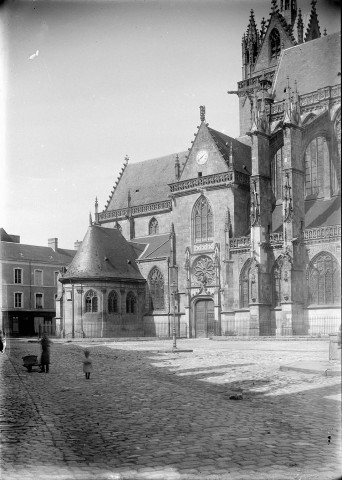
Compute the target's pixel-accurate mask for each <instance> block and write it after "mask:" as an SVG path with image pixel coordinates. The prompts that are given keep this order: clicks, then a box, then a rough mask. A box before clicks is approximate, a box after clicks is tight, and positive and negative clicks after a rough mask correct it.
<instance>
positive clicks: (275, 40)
mask: <svg viewBox="0 0 342 480" xmlns="http://www.w3.org/2000/svg"><path fill="white" fill-rule="evenodd" d="M270 53H271V59H276V58H278V57H279V55H280V34H279V32H278V30H277V29H276V28H274V29H273V30H272V32H271V33H270Z"/></svg>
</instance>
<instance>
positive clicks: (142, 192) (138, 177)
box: [106, 152, 188, 210]
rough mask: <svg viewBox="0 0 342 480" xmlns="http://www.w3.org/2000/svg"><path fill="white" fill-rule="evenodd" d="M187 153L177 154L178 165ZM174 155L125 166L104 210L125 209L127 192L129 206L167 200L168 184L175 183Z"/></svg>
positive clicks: (183, 160)
mask: <svg viewBox="0 0 342 480" xmlns="http://www.w3.org/2000/svg"><path fill="white" fill-rule="evenodd" d="M187 153H188V152H181V153H178V157H179V162H180V164H182V163H183V162H185V155H186V154H187ZM176 155H177V153H174V154H171V155H167V156H165V157H160V158H154V159H152V160H145V161H143V162H138V163H132V164H129V165H127V167H126V168H125V170H124V172H123V174H122V177H121V178H120V181H119V183H118V185H117V187H116V188H115V191H114V193H113V195H112V198H111V199H110V201H109V203H108V205H107V207H106V210H117V209H119V208H126V207H127V195H128V190H130V194H131V206H137V205H145V204H148V203H153V202H159V201H162V200H167V199H168V195H169V193H170V188H169V186H168V183H172V182H174V181H175V159H176Z"/></svg>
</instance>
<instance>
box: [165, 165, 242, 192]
mask: <svg viewBox="0 0 342 480" xmlns="http://www.w3.org/2000/svg"><path fill="white" fill-rule="evenodd" d="M233 184H238V185H246V186H248V187H249V184H250V181H249V175H245V174H243V173H241V172H236V171H231V172H223V173H216V174H214V175H206V176H205V177H196V178H191V179H189V180H181V181H180V182H176V183H170V184H169V185H170V190H171V196H178V195H186V194H189V193H193V192H195V191H196V190H199V191H200V190H201V189H203V190H211V189H216V188H224V187H227V186H229V185H233Z"/></svg>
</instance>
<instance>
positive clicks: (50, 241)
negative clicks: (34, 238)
mask: <svg viewBox="0 0 342 480" xmlns="http://www.w3.org/2000/svg"><path fill="white" fill-rule="evenodd" d="M48 245H49V247H50V248H52V250H53V251H54V252H55V251H56V250H57V248H58V238H49V239H48Z"/></svg>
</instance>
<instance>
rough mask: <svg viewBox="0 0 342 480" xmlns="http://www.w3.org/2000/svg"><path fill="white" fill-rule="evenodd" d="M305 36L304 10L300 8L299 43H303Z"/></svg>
mask: <svg viewBox="0 0 342 480" xmlns="http://www.w3.org/2000/svg"><path fill="white" fill-rule="evenodd" d="M303 37H304V23H303V18H302V11H301V9H299V11H298V20H297V39H298V43H303Z"/></svg>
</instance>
